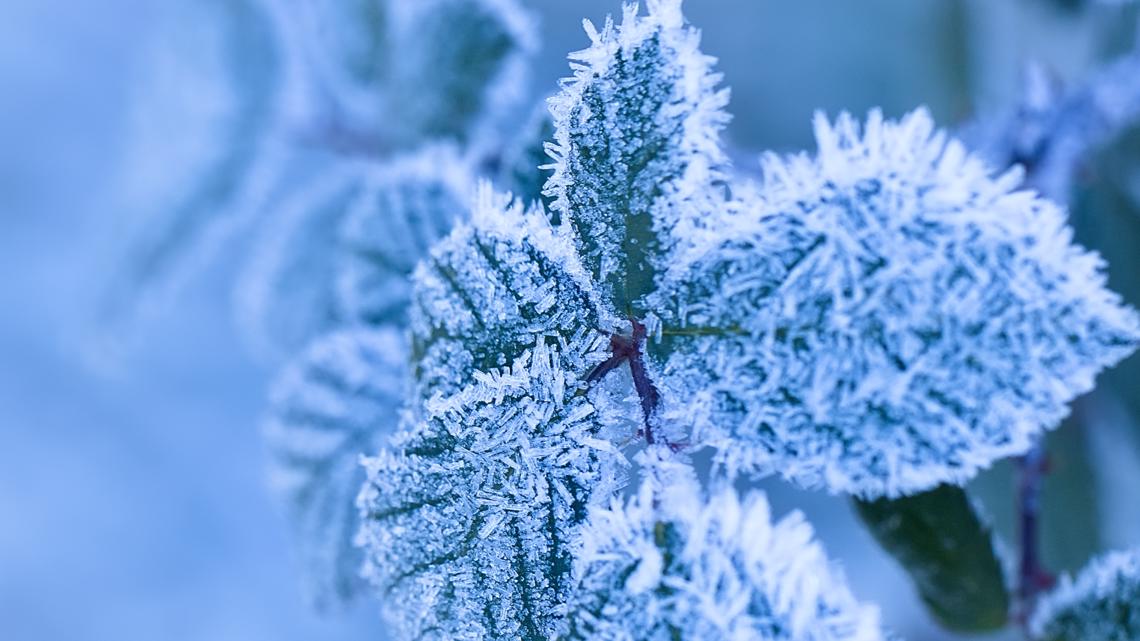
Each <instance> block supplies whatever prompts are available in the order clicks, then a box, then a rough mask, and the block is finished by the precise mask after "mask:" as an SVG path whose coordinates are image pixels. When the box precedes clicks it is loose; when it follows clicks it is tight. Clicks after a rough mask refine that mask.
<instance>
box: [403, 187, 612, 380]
mask: <svg viewBox="0 0 1140 641" xmlns="http://www.w3.org/2000/svg"><path fill="white" fill-rule="evenodd" d="M573 251H574V250H573V247H572V245H571V243H570V241H569V240H567V239H565V238H562V237H560V236H558V235H556V234H555V231H554V230H553V229H552V228H551V227H550V225H549V223H548V222H547V221H546V219H545V217H544V216H543V215H542V213H541V212H538V211H529V212H526V211H524V210H523V208H522V205H521V204H520V203H518V202H514V203H509V202H507V201H505V200H504V199H503V198H501V197H497V196H493V195H492V193H491V192H490V190H489V187H484V188H483V189H482V190H481V192H480V195H479V197H478V199H477V205H476V209H475V211H474V212H473V215H472V220H471V222H470V223H469V224H463V225H460V226H459V227H457V228H456V229H455V230H454V231H453V232H452V233H451V235H450V236H448V237H447V238H446V239H445V240H443V241H442V242H441V243H440V244H439V245H437V246H436V248H435V249H434V250H433V251H432V254H431V258H430V259H428V260H427V261H425V262H424V263H422V264H421V265H420V267H419V268H418V269H417V270H416V272H415V275H414V291H413V295H412V310H411V326H412V344H413V360H414V361H415V362H416V372H415V375H416V380H417V381H418V382H419V384H420V389H421V397H422V398H429V397H430V396H432V395H433V394H435V393H437V392H441V393H444V394H451V393H454V392H455V391H457V390H458V389H459V388H461V387H462V386H464V385H466V384H467V383H468V382H469V381H470V377H471V375H472V374H473V373H474V372H477V371H490V370H493V369H495V368H500V367H510V366H511V364H512V362H513V361H514V359H515V358H517V357H518V356H519V355H521V354H522V353H523V351H524V350H525V349H527V348H528V347H530V346H532V345H533V344H534V340H535V337H538V336H551V337H554V338H556V339H558V340H559V341H560V343H562V344H563V345H564V346H573V348H569V347H564V348H563V350H562V354H563V355H564V357H566V358H575V359H576V358H578V357H577V356H576V355H577V354H579V353H581V352H585V351H589V349H587V348H584V347H581V346H582V345H587V344H593V343H598V342H604V341H603V340H602V338H603V337H602V335H601V333H600V332H599V331H598V328H599V327H603V326H610V325H612V324H613V323H614V321H613V320H612V319H611V320H607V319H610V318H611V316H612V315H609V314H607V312H605V310H604V308H603V306H602V305H601V303H599V302H598V300H597V296H596V293H595V292H594V291H593V290H592V287H591V284H590V283H589V279H588V277H587V276H586V275H585V273H584V272H583V270H582V268H581V266H580V265H579V264H578V261H577V258H576V257H575V256H574V254H573ZM565 366H566V367H568V368H569V369H571V370H572V371H574V372H577V373H578V374H579V375H581V376H583V377H584V376H585V373H586V367H587V366H586V364H585V363H584V362H581V361H580V360H579V361H576V362H567V363H565Z"/></svg>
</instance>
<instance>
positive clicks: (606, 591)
mask: <svg viewBox="0 0 1140 641" xmlns="http://www.w3.org/2000/svg"><path fill="white" fill-rule="evenodd" d="M662 454H663V456H662ZM639 462H640V463H641V464H642V465H644V466H646V467H648V468H649V469H650V470H651V471H650V472H649V474H648V476H649V477H650V478H651V480H648V481H646V482H645V483H644V484H643V485H642V487H641V491H640V492H639V493H638V494H637V495H636V496H634V497H632V498H630V499H629V500H628V501H625V502H623V501H622V500H620V499H617V498H615V499H614V500H613V501H612V503H611V504H610V505H608V506H598V507H596V508H594V509H592V510H591V513H590V521H589V525H588V526H587V527H586V530H585V532H584V535H583V549H582V552H581V554H580V555H579V560H578V564H579V568H580V569H579V574H580V576H581V577H582V578H581V585H580V588H579V590H578V593H577V600H576V603H575V607H574V608H573V609H572V610H571V613H570V632H569V634H568V635H567V636H566V639H568V640H572V639H582V640H590V641H593V640H595V639H622V640H625V641H656V640H661V641H665V640H671V641H722V640H723V641H730V640H734V639H750V640H755V641H765V640H772V641H775V640H777V639H780V640H784V639H810V640H812V641H839V640H847V641H856V640H859V641H877V640H879V639H884V638H887V637H886V636H885V635H884V634H883V632H882V630H881V628H880V626H879V621H878V619H879V617H878V611H877V610H876V608H874V607H872V606H866V605H863V604H860V603H859V602H857V601H856V600H855V598H854V597H853V596H852V594H851V592H850V590H849V589H848V588H847V585H846V581H845V579H844V577H843V575H842V573H841V572H839V570H838V569H837V568H836V567H834V566H833V565H832V564H831V563H830V562H829V561H828V559H827V557H826V555H825V554H824V551H823V548H822V546H820V544H819V543H818V542H816V541H814V540H813V533H812V529H811V527H810V526H809V525H808V524H807V523H806V522H805V521H804V517H803V515H802V514H801V513H799V512H792V513H791V514H788V515H787V516H785V517H783V518H781V519H780V520H778V521H773V520H772V515H771V510H770V508H769V506H768V501H767V498H766V497H765V495H764V494H763V493H760V492H754V493H751V494H748V495H747V496H745V497H744V499H743V500H741V499H740V498H739V497H738V496H737V494H736V491H735V490H733V489H732V488H731V487H722V488H721V489H720V490H718V491H714V492H713V493H712V495H711V496H710V497H708V499H707V500H706V499H705V497H704V496H702V494H703V492H702V491H701V489H700V486H699V483H698V482H697V479H696V475H695V473H694V472H693V470H692V468H691V467H689V466H688V465H686V464H684V463H680V462H678V461H676V459H675V457H673V456H672V455H671V454H669V453H662V452H660V451H653V450H649V451H646V452H644V453H643V454H642V455H640V458H639ZM662 468H665V469H662ZM670 468H672V469H670ZM655 476H656V477H658V478H654V477H655ZM662 477H664V478H662Z"/></svg>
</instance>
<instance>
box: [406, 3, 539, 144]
mask: <svg viewBox="0 0 1140 641" xmlns="http://www.w3.org/2000/svg"><path fill="white" fill-rule="evenodd" d="M392 8H393V27H394V29H393V59H392V60H393V67H392V78H391V82H390V83H389V85H388V87H387V89H388V102H389V103H390V106H389V111H390V115H389V118H390V119H391V121H392V122H394V123H398V126H399V130H398V131H395V132H393V134H394V135H395V136H396V137H397V138H398V139H401V140H403V141H404V143H405V144H414V143H415V142H417V141H420V140H423V139H426V138H435V137H439V138H448V139H453V140H455V141H457V142H460V143H471V142H478V140H479V139H480V138H481V137H482V136H484V135H487V134H489V133H490V132H491V131H492V130H493V129H494V126H495V125H497V124H501V123H496V120H497V119H500V118H502V117H503V115H504V114H505V113H506V112H507V111H508V108H509V107H510V106H513V105H514V104H515V103H516V102H517V101H518V100H519V99H520V98H522V96H523V90H522V87H523V86H524V82H523V76H524V75H525V72H526V69H527V67H526V60H527V58H528V56H529V54H530V53H531V52H532V51H533V50H534V48H535V43H534V32H535V27H534V25H533V24H532V18H531V16H530V13H529V12H527V11H526V10H525V9H523V8H522V7H521V6H520V5H519V4H518V3H517V2H515V0H416V1H415V2H400V3H397V4H395V5H394V6H393V7H392Z"/></svg>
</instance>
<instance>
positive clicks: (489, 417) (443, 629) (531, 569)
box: [359, 339, 624, 640]
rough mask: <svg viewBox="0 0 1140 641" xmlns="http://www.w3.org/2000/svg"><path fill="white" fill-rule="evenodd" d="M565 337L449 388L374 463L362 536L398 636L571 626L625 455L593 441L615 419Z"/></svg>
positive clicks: (536, 631)
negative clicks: (578, 582) (574, 592)
mask: <svg viewBox="0 0 1140 641" xmlns="http://www.w3.org/2000/svg"><path fill="white" fill-rule="evenodd" d="M553 343H554V341H550V342H548V341H547V340H545V339H539V340H538V342H537V343H536V344H535V346H534V348H533V349H532V350H531V351H528V352H526V353H525V354H522V355H520V357H519V358H518V359H516V361H515V362H514V364H513V365H512V366H511V367H510V368H504V369H502V370H496V371H491V372H483V373H478V374H475V375H473V376H472V377H470V378H469V379H468V383H469V384H468V385H467V386H466V387H464V388H463V389H462V390H461V391H459V392H458V393H456V394H455V395H453V396H449V397H443V398H438V397H437V399H436V400H435V401H433V402H431V403H429V404H428V406H427V410H426V416H425V420H424V421H423V422H421V423H419V424H417V425H416V426H415V427H414V428H413V429H411V430H409V431H407V432H405V433H403V434H402V435H401V436H400V437H399V438H398V439H397V441H396V442H395V444H394V448H393V449H392V450H391V451H382V452H381V453H380V454H379V455H378V456H377V457H376V458H373V459H369V460H368V461H367V463H366V464H367V467H368V481H367V483H366V485H365V487H364V490H363V492H362V493H361V495H360V500H359V506H360V510H361V515H362V519H363V526H362V529H361V535H360V540H361V543H362V544H363V545H364V547H365V549H366V550H367V565H366V574H367V576H368V578H369V579H370V580H371V581H372V582H373V584H374V585H375V586H376V587H377V588H378V589H379V591H380V593H381V595H382V598H383V602H384V610H385V615H386V617H387V619H388V620H389V621H390V622H391V623H392V625H393V626H394V628H395V632H396V634H397V638H399V639H421V638H439V639H510V640H516V639H535V640H538V639H547V638H551V637H552V636H553V635H554V634H556V633H557V632H558V631H559V629H560V627H561V626H562V625H563V618H564V616H565V604H566V601H567V598H568V595H569V593H570V590H571V588H572V587H573V576H572V564H571V560H572V554H573V549H574V548H573V546H574V542H575V540H576V537H577V533H578V530H579V529H580V527H581V525H582V523H583V522H584V520H585V517H586V513H587V508H588V507H589V506H590V505H591V504H592V503H593V502H594V501H595V497H605V496H609V495H610V494H611V493H612V492H614V491H616V489H617V488H619V487H620V485H621V478H622V474H623V464H624V458H623V457H622V456H621V454H620V453H618V452H617V450H616V449H614V448H612V446H611V447H598V446H592V445H591V444H592V443H603V442H605V440H606V439H607V438H608V435H607V434H606V430H605V429H604V426H605V425H606V420H605V417H604V416H603V417H599V416H598V415H597V413H598V412H599V407H600V406H598V405H596V404H595V403H593V402H592V401H591V400H590V399H589V398H588V397H587V396H586V395H584V394H579V393H578V388H577V385H578V380H577V378H576V377H575V376H574V375H573V374H571V373H569V372H567V371H566V370H564V369H562V368H561V366H560V364H559V363H560V361H562V360H563V359H564V357H563V356H561V355H559V354H558V353H557V350H558V347H557V346H555V345H554V344H553ZM594 358H595V359H597V360H600V354H596V355H595V356H594Z"/></svg>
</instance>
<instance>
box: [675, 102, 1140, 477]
mask: <svg viewBox="0 0 1140 641" xmlns="http://www.w3.org/2000/svg"><path fill="white" fill-rule="evenodd" d="M816 135H817V138H818V140H819V147H820V151H819V156H818V157H817V158H815V159H810V158H807V157H805V156H797V157H793V158H789V159H787V160H780V159H776V158H774V157H769V158H768V159H767V160H766V161H765V166H764V172H765V178H766V182H765V184H764V185H763V187H762V189H761V191H762V192H763V194H764V198H763V199H762V200H760V201H758V202H754V203H751V204H746V205H745V206H744V209H743V211H742V212H741V213H740V214H739V215H737V216H736V217H735V220H731V217H730V218H729V219H728V222H726V223H725V224H724V225H722V228H723V233H722V235H721V237H720V240H717V241H716V242H711V243H709V245H708V247H706V248H705V249H704V250H702V251H700V252H695V253H694V256H695V258H693V259H692V260H691V263H690V264H688V266H687V272H686V271H685V269H678V270H677V273H676V274H674V276H675V278H676V280H675V281H673V282H674V289H673V291H672V293H670V294H666V295H664V296H662V297H661V298H660V301H661V302H660V306H661V307H662V309H663V310H664V311H663V312H662V313H663V314H664V316H663V321H662V324H661V328H660V329H659V334H660V335H661V343H660V344H659V345H658V347H657V349H658V351H659V353H661V354H670V353H671V355H668V356H666V357H665V360H664V364H663V369H664V377H665V382H664V387H665V388H666V391H665V392H663V396H664V397H665V398H666V399H668V398H675V399H684V406H681V405H679V404H678V405H674V406H673V407H671V408H670V413H671V415H672V416H673V418H674V419H675V420H678V421H680V422H681V423H682V424H687V425H694V426H696V430H695V434H694V438H695V440H696V441H698V442H701V443H705V444H712V445H715V446H717V447H719V448H721V452H720V460H721V461H722V462H723V463H725V464H726V465H727V466H728V467H729V468H730V469H745V470H751V471H754V472H761V473H770V472H777V471H778V472H780V473H781V474H782V475H784V476H785V477H787V478H789V479H791V480H793V481H795V482H797V483H799V484H801V485H805V486H810V487H817V486H822V487H826V488H827V489H829V490H831V491H843V492H851V493H855V494H859V495H861V496H865V497H876V496H882V495H889V496H897V495H900V494H906V493H914V492H918V491H922V490H926V489H930V488H932V487H934V486H935V485H938V484H939V483H943V482H951V483H962V482H965V481H966V480H968V479H969V478H970V477H971V476H973V475H974V474H975V473H976V472H977V470H979V469H980V468H983V467H985V466H988V465H989V464H990V463H992V462H993V461H994V460H996V459H999V458H1003V457H1006V456H1011V455H1016V454H1020V453H1023V452H1024V451H1025V450H1026V449H1027V447H1028V446H1029V444H1030V443H1031V442H1032V440H1033V438H1034V437H1035V436H1036V435H1037V434H1038V433H1039V432H1040V431H1041V430H1042V429H1047V428H1052V427H1054V426H1056V425H1057V424H1058V423H1059V422H1060V420H1061V419H1062V418H1063V417H1064V416H1065V415H1066V414H1067V412H1068V408H1067V405H1066V404H1067V403H1068V402H1069V401H1070V400H1072V399H1073V398H1074V397H1075V396H1077V395H1079V394H1081V393H1083V392H1085V391H1088V390H1089V389H1091V387H1092V385H1093V378H1094V376H1095V375H1096V374H1097V373H1098V372H1099V371H1100V370H1101V369H1103V368H1105V367H1108V366H1111V365H1113V364H1115V363H1116V362H1117V361H1119V360H1120V359H1122V358H1123V357H1125V356H1127V355H1128V354H1130V353H1131V352H1132V351H1133V350H1134V349H1135V347H1136V344H1137V339H1138V337H1140V323H1138V321H1137V317H1136V314H1135V313H1134V311H1132V310H1131V309H1128V308H1125V307H1123V306H1122V305H1121V303H1120V301H1119V298H1118V297H1117V296H1116V295H1115V294H1113V293H1112V292H1110V291H1108V290H1107V289H1106V288H1105V282H1104V281H1105V278H1104V274H1103V273H1102V269H1103V264H1102V261H1101V260H1100V258H1099V257H1098V256H1097V255H1095V254H1093V253H1090V252H1087V251H1085V250H1084V249H1082V248H1080V247H1078V246H1076V245H1074V244H1073V243H1072V232H1071V230H1070V229H1069V228H1068V227H1067V226H1066V222H1065V215H1064V213H1063V212H1062V211H1061V210H1060V209H1059V208H1058V207H1056V206H1055V205H1053V204H1052V203H1050V202H1048V201H1044V200H1041V199H1039V198H1037V197H1036V196H1035V195H1034V194H1032V193H1029V192H1019V191H1015V188H1016V187H1017V184H1018V180H1019V179H1020V176H1019V174H1018V173H1016V172H1009V173H1006V174H1004V175H1001V176H998V177H994V176H993V175H992V174H991V172H990V170H989V168H988V167H987V166H986V165H985V164H983V163H982V162H981V161H979V160H978V159H976V158H974V157H972V156H970V155H968V154H967V153H966V152H965V151H964V149H963V148H962V146H961V145H960V144H959V143H957V142H953V141H952V142H949V143H948V142H947V141H946V139H945V137H944V136H943V134H941V133H936V132H935V131H934V129H933V124H932V123H931V120H930V117H929V116H928V115H927V113H926V112H925V111H917V112H915V113H912V114H910V115H909V116H907V117H906V118H904V119H903V120H901V121H899V122H885V121H883V119H882V117H881V116H880V115H879V114H878V113H877V112H875V113H872V114H871V117H870V119H869V121H868V122H867V125H866V128H865V131H864V132H863V133H862V134H860V132H859V128H858V126H857V125H856V124H855V123H854V121H853V120H852V119H851V118H850V117H849V116H846V115H844V116H841V117H840V119H839V120H838V122H836V123H835V124H834V125H832V124H830V123H828V122H827V121H825V120H824V119H823V118H822V117H821V118H819V119H817V123H816Z"/></svg>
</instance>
